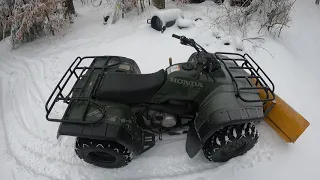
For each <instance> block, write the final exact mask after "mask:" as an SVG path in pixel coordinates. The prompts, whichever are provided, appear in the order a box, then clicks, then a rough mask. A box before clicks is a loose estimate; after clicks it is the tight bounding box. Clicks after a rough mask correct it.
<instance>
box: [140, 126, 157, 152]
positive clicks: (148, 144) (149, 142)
mask: <svg viewBox="0 0 320 180" xmlns="http://www.w3.org/2000/svg"><path fill="white" fill-rule="evenodd" d="M155 144H156V138H155V135H154V134H153V133H150V132H148V131H144V143H143V149H142V152H141V153H144V152H146V151H148V150H149V149H151V148H152V147H153V146H154V145H155Z"/></svg>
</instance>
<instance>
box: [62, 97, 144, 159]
mask: <svg viewBox="0 0 320 180" xmlns="http://www.w3.org/2000/svg"><path fill="white" fill-rule="evenodd" d="M100 103H101V104H104V107H105V111H106V113H105V114H106V115H105V116H104V118H103V120H101V121H100V122H98V123H94V124H75V123H60V127H59V130H58V134H57V136H58V137H59V135H69V136H76V137H83V138H90V139H100V140H109V141H115V142H118V143H119V144H121V145H123V146H125V147H126V148H128V149H129V150H131V151H133V152H136V153H140V152H141V151H142V150H143V146H144V136H145V133H144V132H143V130H142V129H141V127H140V126H139V125H138V124H137V123H136V117H135V115H134V113H133V112H132V111H131V109H130V107H129V106H127V105H124V104H118V103H111V102H108V103H106V102H100ZM106 104H108V105H106ZM74 109H76V108H74ZM71 113H72V112H71ZM86 116H99V113H97V112H90V111H89V112H88V113H87V114H86Z"/></svg>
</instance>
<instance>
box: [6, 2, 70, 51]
mask: <svg viewBox="0 0 320 180" xmlns="http://www.w3.org/2000/svg"><path fill="white" fill-rule="evenodd" d="M70 19H71V17H70V14H69V13H68V11H67V7H66V4H65V1H64V0H15V3H14V6H13V9H12V13H11V14H10V15H9V16H8V17H7V18H6V19H5V20H4V28H3V29H4V30H6V29H8V28H9V29H10V31H11V32H10V34H11V41H12V46H13V48H14V47H15V45H17V44H20V43H23V42H29V41H32V40H34V39H36V38H38V37H41V36H43V35H48V34H52V35H54V34H55V33H56V32H57V31H59V30H60V29H61V28H62V27H64V26H65V25H66V24H68V23H70ZM3 34H4V33H3Z"/></svg>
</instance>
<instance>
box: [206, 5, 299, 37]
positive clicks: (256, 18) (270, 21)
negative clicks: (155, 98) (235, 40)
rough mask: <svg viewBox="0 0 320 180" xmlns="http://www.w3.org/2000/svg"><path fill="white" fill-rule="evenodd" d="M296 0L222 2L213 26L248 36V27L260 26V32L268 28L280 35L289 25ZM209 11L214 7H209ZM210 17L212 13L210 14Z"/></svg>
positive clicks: (268, 30) (212, 19) (230, 32)
mask: <svg viewBox="0 0 320 180" xmlns="http://www.w3.org/2000/svg"><path fill="white" fill-rule="evenodd" d="M294 2H295V1H291V0H253V1H252V3H251V5H250V6H248V7H234V6H229V5H228V4H226V3H224V4H222V5H221V6H220V7H219V9H218V11H217V12H216V14H217V16H216V17H215V18H211V22H212V25H213V26H216V27H218V28H221V29H223V30H224V31H226V32H228V33H229V34H233V33H235V32H236V31H237V30H240V31H241V32H242V36H243V37H247V33H248V29H252V28H253V27H254V26H259V27H260V29H259V33H260V32H262V31H264V30H266V32H269V33H271V34H274V35H277V36H280V34H281V31H282V29H283V27H289V26H288V23H289V22H290V21H291V18H290V12H291V10H292V6H293V4H294ZM207 11H208V13H212V11H213V10H212V9H210V7H208V10H207ZM209 17H210V15H209Z"/></svg>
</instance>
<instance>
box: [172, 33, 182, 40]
mask: <svg viewBox="0 0 320 180" xmlns="http://www.w3.org/2000/svg"><path fill="white" fill-rule="evenodd" d="M172 37H174V38H177V39H180V38H181V37H180V36H178V35H176V34H172Z"/></svg>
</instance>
